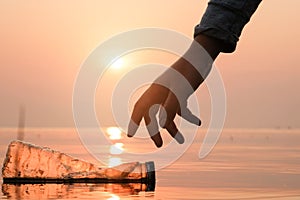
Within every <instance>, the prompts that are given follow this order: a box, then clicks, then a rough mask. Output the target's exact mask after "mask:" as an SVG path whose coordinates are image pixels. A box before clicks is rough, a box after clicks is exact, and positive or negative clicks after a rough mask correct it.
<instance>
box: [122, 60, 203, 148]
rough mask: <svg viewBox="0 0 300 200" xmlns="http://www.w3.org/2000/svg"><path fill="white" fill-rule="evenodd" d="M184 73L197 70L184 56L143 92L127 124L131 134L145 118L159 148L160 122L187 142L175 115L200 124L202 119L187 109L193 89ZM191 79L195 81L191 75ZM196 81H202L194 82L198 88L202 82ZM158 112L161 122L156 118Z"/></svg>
mask: <svg viewBox="0 0 300 200" xmlns="http://www.w3.org/2000/svg"><path fill="white" fill-rule="evenodd" d="M187 69H189V70H187ZM179 71H180V72H179ZM188 71H189V73H188ZM178 72H179V73H178ZM180 74H181V76H180ZM183 74H195V69H194V68H193V67H192V66H191V64H189V63H188V62H187V61H185V60H184V59H183V58H181V59H179V60H178V61H177V62H176V63H175V64H174V65H173V66H172V67H171V68H170V69H168V70H166V71H165V72H164V73H163V74H162V75H161V76H159V77H158V78H157V79H156V80H155V81H154V83H153V84H152V85H151V86H150V87H149V88H148V89H147V90H146V91H145V92H144V93H143V94H142V96H141V97H140V98H139V100H138V101H137V102H136V104H135V106H134V110H133V112H132V116H131V122H130V123H129V127H128V136H129V137H132V136H134V134H135V133H136V131H137V129H138V126H139V124H140V122H141V120H142V119H144V121H145V124H146V126H147V130H148V132H149V134H150V136H151V139H152V140H153V141H154V143H155V145H156V146H157V147H161V146H162V144H163V141H162V138H161V135H160V132H159V126H158V124H160V126H161V127H162V128H165V129H166V130H167V131H168V132H169V134H170V135H171V136H172V137H173V138H175V140H176V141H177V142H178V143H180V144H182V143H183V142H184V137H183V135H182V134H181V133H180V131H179V130H178V128H177V127H176V124H175V123H174V118H175V116H176V114H178V115H179V116H181V117H182V118H184V119H186V120H187V121H189V122H191V123H193V124H196V125H198V126H200V124H201V121H200V119H199V118H198V117H196V116H195V115H193V114H192V113H191V111H190V110H189V109H188V108H187V98H188V96H190V94H192V93H193V92H194V88H193V87H192V85H191V84H190V82H188V81H187V80H186V79H187V77H185V76H184V75H183ZM188 78H189V79H192V80H193V78H192V76H189V77H188ZM194 79H195V80H200V77H197V78H196V77H194ZM197 82H199V81H196V82H193V83H194V84H193V85H194V87H198V85H199V84H200V83H197ZM178 83H179V84H178ZM183 85H185V86H183ZM174 93H176V95H175V94H174ZM158 112H159V122H158V121H157V119H156V114H157V113H158Z"/></svg>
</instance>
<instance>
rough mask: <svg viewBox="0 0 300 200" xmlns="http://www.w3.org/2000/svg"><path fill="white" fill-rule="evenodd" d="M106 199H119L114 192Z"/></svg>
mask: <svg viewBox="0 0 300 200" xmlns="http://www.w3.org/2000/svg"><path fill="white" fill-rule="evenodd" d="M107 200H120V197H119V196H117V195H115V194H111V197H110V198H108V199H107Z"/></svg>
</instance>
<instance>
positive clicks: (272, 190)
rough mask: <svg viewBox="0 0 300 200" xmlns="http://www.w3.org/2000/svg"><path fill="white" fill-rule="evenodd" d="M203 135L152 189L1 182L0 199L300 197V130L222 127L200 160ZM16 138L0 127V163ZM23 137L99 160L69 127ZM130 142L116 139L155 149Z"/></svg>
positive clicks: (127, 145) (134, 146) (286, 199)
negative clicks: (229, 128) (146, 190)
mask: <svg viewBox="0 0 300 200" xmlns="http://www.w3.org/2000/svg"><path fill="white" fill-rule="evenodd" d="M185 134H188V133H185ZM204 134H205V132H204V131H203V130H200V131H199V133H198V134H197V138H196V139H195V142H194V143H193V144H192V145H191V147H190V148H189V149H188V150H187V151H186V152H185V153H184V154H183V156H182V157H181V158H179V159H178V160H176V161H175V162H174V163H172V164H171V165H170V166H168V167H166V168H164V169H161V170H159V171H157V172H156V177H157V182H156V189H155V191H154V192H145V191H143V190H144V189H143V188H144V186H143V185H141V184H73V185H63V184H44V185H43V184H42V185H19V186H16V185H6V184H2V182H0V184H1V185H0V187H1V188H2V190H0V198H1V199H58V198H60V199H107V200H118V199H149V200H151V199H213V200H223V199H224V200H225V199H247V200H248V199H256V200H257V199H259V200H260V199H283V200H295V199H300V130H224V131H223V132H222V135H221V138H220V140H219V142H218V144H217V145H216V147H215V148H214V150H213V151H212V152H211V154H209V156H208V157H206V158H205V159H202V160H200V159H199V158H198V153H199V148H200V146H201V142H202V141H203V136H204ZM16 138H17V131H16V130H15V129H0V163H3V159H4V157H5V153H6V149H7V145H8V144H9V142H10V141H11V140H14V139H16ZM24 141H27V142H32V143H34V144H38V145H40V146H48V147H50V148H53V149H56V150H59V151H61V152H65V153H68V154H70V155H72V156H75V157H78V158H81V159H85V160H87V161H90V162H97V161H96V160H95V159H94V158H93V157H92V156H91V155H90V154H89V153H88V152H87V151H86V150H85V148H84V147H83V146H82V144H81V142H80V140H79V137H78V135H77V133H76V131H75V130H73V129H27V130H25V138H24ZM130 141H132V140H128V139H127V138H121V139H118V140H117V141H116V142H117V143H119V146H120V144H121V146H122V148H124V149H125V150H126V149H127V148H128V149H141V151H142V150H143V151H145V150H151V149H154V148H153V144H152V143H151V142H150V141H149V142H143V143H141V142H140V143H139V142H137V143H134V144H132V142H131V143H130ZM178 148H179V149H180V145H178ZM99 149H104V150H105V149H106V150H107V149H111V147H109V146H101V143H100V142H99ZM105 152H107V151H105ZM118 153H121V152H118ZM171 153H172V152H170V154H171ZM103 157H104V158H105V159H107V160H108V163H109V162H110V161H113V162H122V160H120V159H119V160H118V156H117V155H113V156H112V155H103ZM161 159H163V157H162V158H161ZM157 162H160V161H159V160H157V161H156V163H157ZM1 180H2V178H1Z"/></svg>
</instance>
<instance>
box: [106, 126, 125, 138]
mask: <svg viewBox="0 0 300 200" xmlns="http://www.w3.org/2000/svg"><path fill="white" fill-rule="evenodd" d="M106 132H107V134H108V135H109V136H108V137H109V139H111V140H119V139H121V137H122V136H121V134H122V131H121V130H120V129H119V128H118V127H108V128H107V129H106Z"/></svg>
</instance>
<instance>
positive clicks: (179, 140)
mask: <svg viewBox="0 0 300 200" xmlns="http://www.w3.org/2000/svg"><path fill="white" fill-rule="evenodd" d="M175 140H176V141H177V142H178V143H179V144H183V143H184V137H183V135H182V134H181V133H179V132H178V133H177V134H176V136H175Z"/></svg>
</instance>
